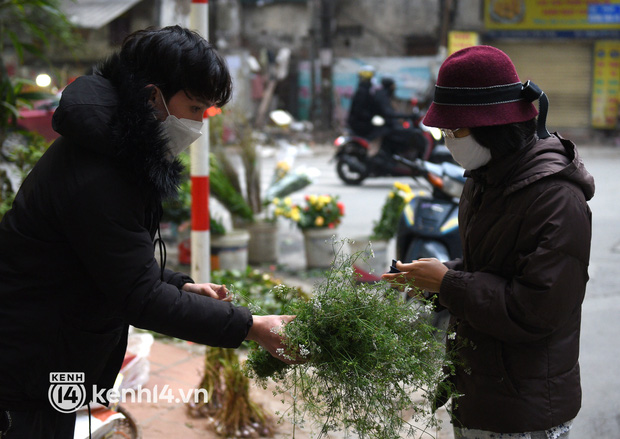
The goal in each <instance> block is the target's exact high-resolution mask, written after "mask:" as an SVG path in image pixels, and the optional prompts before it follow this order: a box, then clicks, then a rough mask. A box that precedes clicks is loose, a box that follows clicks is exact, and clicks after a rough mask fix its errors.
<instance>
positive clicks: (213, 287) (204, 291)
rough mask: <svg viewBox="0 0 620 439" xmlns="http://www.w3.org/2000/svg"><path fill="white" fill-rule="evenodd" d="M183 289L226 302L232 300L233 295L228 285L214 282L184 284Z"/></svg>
mask: <svg viewBox="0 0 620 439" xmlns="http://www.w3.org/2000/svg"><path fill="white" fill-rule="evenodd" d="M183 291H187V292H189V293H194V294H200V295H201V296H207V297H212V298H214V299H218V300H223V301H224V302H230V301H232V296H231V295H230V292H229V291H228V288H226V285H217V284H212V283H204V284H192V283H186V284H185V285H183Z"/></svg>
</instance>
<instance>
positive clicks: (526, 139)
mask: <svg viewBox="0 0 620 439" xmlns="http://www.w3.org/2000/svg"><path fill="white" fill-rule="evenodd" d="M469 131H470V133H471V135H472V136H473V138H474V139H475V140H476V142H478V143H479V144H480V145H482V146H484V147H486V148H489V149H490V150H491V157H493V158H494V159H497V158H500V157H504V156H507V155H510V154H512V153H514V152H517V151H519V150H521V149H523V148H524V147H525V146H526V145H528V144H529V143H531V141H532V139H533V138H534V134H535V133H536V118H534V119H530V120H526V121H525V122H516V123H509V124H505V125H494V126H485V127H476V128H470V129H469Z"/></svg>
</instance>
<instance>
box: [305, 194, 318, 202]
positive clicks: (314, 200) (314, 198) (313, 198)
mask: <svg viewBox="0 0 620 439" xmlns="http://www.w3.org/2000/svg"><path fill="white" fill-rule="evenodd" d="M318 198H319V197H318V196H316V195H308V203H310V204H316V202H317V200H318Z"/></svg>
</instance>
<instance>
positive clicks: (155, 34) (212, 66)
mask: <svg viewBox="0 0 620 439" xmlns="http://www.w3.org/2000/svg"><path fill="white" fill-rule="evenodd" d="M118 57H119V61H120V63H121V65H122V66H123V67H124V68H125V69H127V71H128V73H130V74H132V76H133V77H134V80H135V81H137V83H138V84H140V85H143V86H146V85H148V84H154V85H156V86H157V87H159V88H160V89H161V91H162V94H163V95H164V98H165V99H170V97H172V96H173V95H174V94H176V93H177V92H179V91H180V90H183V91H185V92H186V93H189V94H190V95H191V96H192V97H194V98H197V99H200V100H203V101H205V102H208V103H210V104H212V105H215V106H217V107H222V106H224V105H225V104H226V103H227V102H229V101H230V99H231V97H232V79H231V76H230V72H229V71H228V67H227V66H226V62H225V61H224V59H223V58H222V57H221V56H220V55H219V54H218V53H217V52H216V50H215V48H214V47H213V46H212V45H211V44H210V43H209V42H208V41H207V40H205V39H204V38H202V36H200V35H199V34H198V33H196V32H193V31H191V30H189V29H185V28H182V27H181V26H168V27H164V28H162V29H154V28H148V29H144V30H139V31H136V32H134V33H132V34H130V35H128V36H127V37H126V38H125V40H124V41H123V44H122V46H121V50H120V52H119V53H118Z"/></svg>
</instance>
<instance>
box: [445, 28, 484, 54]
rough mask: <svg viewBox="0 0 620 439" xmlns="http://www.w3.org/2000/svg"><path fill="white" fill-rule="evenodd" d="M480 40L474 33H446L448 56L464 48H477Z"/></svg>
mask: <svg viewBox="0 0 620 439" xmlns="http://www.w3.org/2000/svg"><path fill="white" fill-rule="evenodd" d="M479 41H480V39H479V37H478V34H477V33H476V32H460V31H450V32H449V33H448V55H452V54H453V53H454V52H456V51H457V50H461V49H465V48H466V47H471V46H477V45H478V44H480V43H479Z"/></svg>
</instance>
